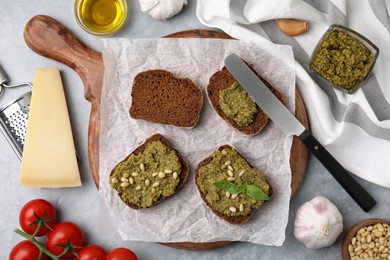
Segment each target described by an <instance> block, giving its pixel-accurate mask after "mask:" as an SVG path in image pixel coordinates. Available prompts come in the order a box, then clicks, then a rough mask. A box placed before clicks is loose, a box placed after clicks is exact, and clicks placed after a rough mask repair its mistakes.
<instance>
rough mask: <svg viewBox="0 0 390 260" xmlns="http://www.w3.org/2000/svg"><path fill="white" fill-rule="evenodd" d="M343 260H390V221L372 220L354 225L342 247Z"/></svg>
mask: <svg viewBox="0 0 390 260" xmlns="http://www.w3.org/2000/svg"><path fill="white" fill-rule="evenodd" d="M341 257H342V259H343V260H358V259H388V260H390V221H388V220H384V219H379V218H370V219H365V220H362V221H360V222H358V223H356V224H355V225H353V226H352V227H351V228H350V229H349V231H348V232H347V234H346V235H345V237H344V239H343V243H342V246H341Z"/></svg>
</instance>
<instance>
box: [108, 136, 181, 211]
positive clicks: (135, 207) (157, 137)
mask: <svg viewBox="0 0 390 260" xmlns="http://www.w3.org/2000/svg"><path fill="white" fill-rule="evenodd" d="M158 140H159V141H161V143H163V144H164V145H166V146H167V147H169V148H170V149H172V150H174V151H175V152H176V154H177V156H178V157H179V160H180V164H181V173H180V174H179V183H178V184H177V186H176V190H175V193H176V192H177V190H178V189H179V188H180V187H181V186H183V184H184V183H185V181H186V180H187V177H188V173H189V166H188V163H187V161H186V160H184V159H183V157H182V156H181V155H180V154H179V152H178V151H177V150H176V149H174V148H172V147H171V146H170V144H169V143H168V141H167V139H165V137H164V136H163V135H161V134H154V135H152V136H151V137H149V138H148V139H146V141H145V142H144V143H143V144H142V145H140V146H138V147H137V148H136V149H135V150H134V151H133V152H131V153H130V154H129V155H128V156H127V157H126V158H125V159H124V160H122V161H121V162H124V161H126V160H127V159H128V158H129V157H130V156H131V155H132V154H135V155H138V154H140V153H142V152H143V151H144V150H145V148H146V146H147V145H148V144H149V143H151V142H154V141H158ZM121 162H120V163H121ZM120 163H118V165H119V164H120ZM118 165H117V166H118ZM117 166H115V167H114V169H112V170H111V173H110V177H111V176H112V175H113V174H114V171H115V168H116V167H117ZM110 179H111V178H110ZM118 195H119V197H120V198H121V194H120V193H118ZM172 195H173V194H172ZM172 195H171V196H172ZM169 197H170V196H169ZM166 198H167V197H164V196H160V198H159V199H158V200H157V201H156V202H155V203H154V204H153V205H156V204H157V203H160V202H161V201H163V200H164V199H166ZM124 202H125V201H124ZM125 203H126V204H127V205H128V206H129V207H130V208H133V209H140V208H141V207H140V206H138V205H136V204H132V203H128V202H125ZM153 205H152V206H153Z"/></svg>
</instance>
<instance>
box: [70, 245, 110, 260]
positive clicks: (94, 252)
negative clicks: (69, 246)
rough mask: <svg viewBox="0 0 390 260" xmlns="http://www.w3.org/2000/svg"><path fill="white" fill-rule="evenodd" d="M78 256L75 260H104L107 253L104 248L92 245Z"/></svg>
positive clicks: (84, 248) (86, 247)
mask: <svg viewBox="0 0 390 260" xmlns="http://www.w3.org/2000/svg"><path fill="white" fill-rule="evenodd" d="M77 254H78V255H79V256H78V257H76V258H75V260H104V259H105V257H106V254H107V253H106V250H104V248H103V247H101V246H99V245H93V244H90V245H87V246H85V247H83V248H81V249H80V251H79V252H78V253H77Z"/></svg>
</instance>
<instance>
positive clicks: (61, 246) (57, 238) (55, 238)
mask: <svg viewBox="0 0 390 260" xmlns="http://www.w3.org/2000/svg"><path fill="white" fill-rule="evenodd" d="M46 245H47V249H49V251H50V252H52V253H53V254H55V255H59V254H61V253H63V252H64V250H65V247H66V245H67V246H68V247H70V246H71V247H72V248H73V250H74V251H75V252H76V253H77V252H78V251H80V248H81V247H82V246H83V245H84V233H83V231H82V230H81V228H80V227H79V226H77V225H76V224H74V223H72V222H60V223H58V224H57V225H55V226H54V227H53V230H52V231H50V232H49V234H48V235H47V241H46ZM72 256H73V253H72V252H71V250H69V251H68V252H67V253H66V254H65V255H64V256H63V257H62V258H70V257H72Z"/></svg>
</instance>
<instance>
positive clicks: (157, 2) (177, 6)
mask: <svg viewBox="0 0 390 260" xmlns="http://www.w3.org/2000/svg"><path fill="white" fill-rule="evenodd" d="M139 3H140V5H141V11H142V12H144V13H148V14H149V15H150V16H152V17H153V18H154V19H157V20H165V19H168V18H171V17H172V16H174V15H176V14H178V13H179V12H180V11H181V9H182V8H183V5H185V4H187V0H139Z"/></svg>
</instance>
